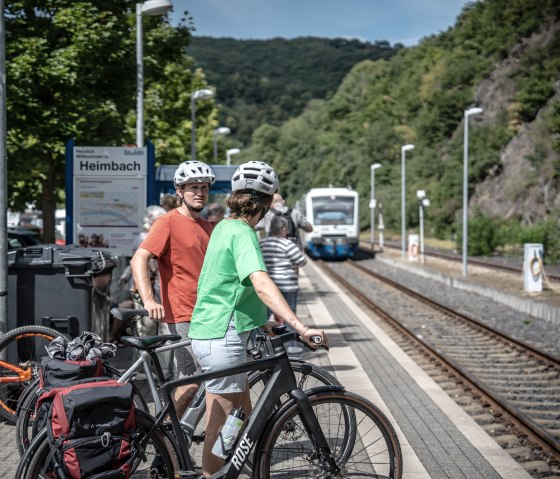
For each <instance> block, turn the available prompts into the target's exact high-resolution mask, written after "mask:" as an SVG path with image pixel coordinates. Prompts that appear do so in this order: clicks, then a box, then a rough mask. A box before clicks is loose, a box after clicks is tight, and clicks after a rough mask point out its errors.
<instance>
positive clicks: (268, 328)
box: [261, 319, 282, 336]
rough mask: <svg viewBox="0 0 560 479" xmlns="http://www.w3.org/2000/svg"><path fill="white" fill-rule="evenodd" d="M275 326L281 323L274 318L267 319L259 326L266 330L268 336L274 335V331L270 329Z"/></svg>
mask: <svg viewBox="0 0 560 479" xmlns="http://www.w3.org/2000/svg"><path fill="white" fill-rule="evenodd" d="M275 326H282V323H280V322H278V321H275V320H274V319H269V320H268V321H267V322H266V324H265V325H264V326H261V327H262V328H263V329H264V330H265V331H266V334H268V335H269V336H275V334H274V331H272V328H274V327H275Z"/></svg>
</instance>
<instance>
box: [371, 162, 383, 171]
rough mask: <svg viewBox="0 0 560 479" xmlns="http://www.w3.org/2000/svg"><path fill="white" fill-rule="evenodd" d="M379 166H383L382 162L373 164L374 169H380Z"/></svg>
mask: <svg viewBox="0 0 560 479" xmlns="http://www.w3.org/2000/svg"><path fill="white" fill-rule="evenodd" d="M379 168H381V163H374V164H373V165H371V169H372V170H378V169H379Z"/></svg>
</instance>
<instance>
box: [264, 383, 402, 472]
mask: <svg viewBox="0 0 560 479" xmlns="http://www.w3.org/2000/svg"><path fill="white" fill-rule="evenodd" d="M309 400H310V402H311V405H312V408H313V410H314V412H315V414H316V416H317V418H318V420H319V424H320V426H321V429H322V430H323V433H324V434H325V438H326V439H327V442H328V444H329V448H330V450H331V452H332V453H333V457H334V460H335V462H336V464H337V466H338V467H339V468H340V471H338V472H337V473H336V477H338V478H351V479H357V478H361V479H363V478H365V477H369V478H372V477H386V478H392V479H400V478H402V452H401V448H400V443H399V440H398V437H397V434H396V432H395V429H394V428H393V425H392V424H391V423H390V421H389V420H388V419H387V417H386V416H385V414H383V412H382V411H381V410H380V409H379V408H377V407H376V406H375V405H374V404H372V403H371V402H370V401H368V400H367V399H365V398H363V397H361V396H358V395H357V394H354V393H351V392H346V391H327V392H318V393H315V394H311V395H310V396H309ZM348 410H351V411H352V416H353V417H354V418H355V423H354V425H353V426H351V427H352V428H353V431H350V432H351V433H352V434H351V435H350V436H348V432H349V431H348V430H347V429H348V426H349V425H348V424H347V419H343V418H342V414H343V413H344V411H348ZM349 438H352V439H349ZM254 457H255V459H256V464H255V468H254V473H253V477H254V478H259V479H271V478H275V477H283V478H290V477H294V476H292V474H295V473H297V474H298V476H297V477H335V476H333V474H334V473H332V471H328V470H327V467H328V466H327V465H326V461H325V460H323V459H324V457H323V456H322V454H321V453H320V452H318V451H317V450H316V448H315V447H314V439H313V438H312V437H310V436H309V435H308V433H307V432H306V429H305V427H304V424H303V422H302V419H301V412H300V410H299V408H298V405H297V404H296V403H295V402H294V403H293V404H292V405H291V406H289V407H287V408H286V409H285V410H284V411H283V412H281V413H280V415H279V416H278V417H276V418H275V419H274V420H273V421H272V423H271V424H270V425H269V427H268V428H267V430H265V432H264V433H263V435H262V437H261V439H259V441H258V444H257V448H256V453H255V456H254Z"/></svg>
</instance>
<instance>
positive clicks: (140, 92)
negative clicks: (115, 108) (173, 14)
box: [136, 0, 173, 147]
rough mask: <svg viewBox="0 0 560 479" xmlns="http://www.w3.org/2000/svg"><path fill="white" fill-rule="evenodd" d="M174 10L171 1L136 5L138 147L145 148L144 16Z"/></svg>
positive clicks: (153, 0)
mask: <svg viewBox="0 0 560 479" xmlns="http://www.w3.org/2000/svg"><path fill="white" fill-rule="evenodd" d="M172 9H173V4H172V3H171V0H147V1H146V2H144V3H137V4H136V146H138V147H143V146H144V48H143V42H142V14H143V13H145V14H146V15H150V16H157V15H165V14H166V13H167V12H169V11H170V10H172Z"/></svg>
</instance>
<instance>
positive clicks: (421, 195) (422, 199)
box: [416, 190, 430, 263]
mask: <svg viewBox="0 0 560 479" xmlns="http://www.w3.org/2000/svg"><path fill="white" fill-rule="evenodd" d="M416 198H418V203H419V209H420V210H419V216H420V262H421V263H424V208H425V207H427V206H430V200H429V199H428V198H426V192H425V191H424V190H417V191H416Z"/></svg>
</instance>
